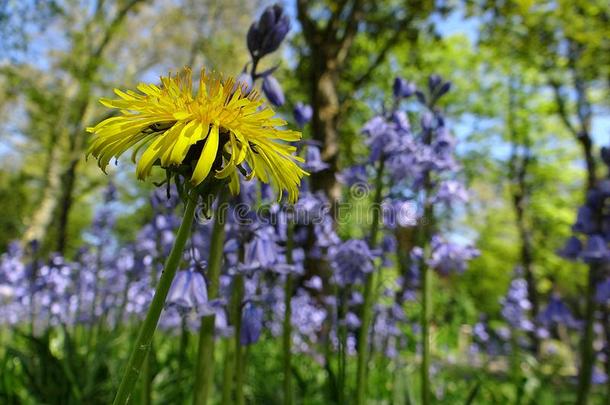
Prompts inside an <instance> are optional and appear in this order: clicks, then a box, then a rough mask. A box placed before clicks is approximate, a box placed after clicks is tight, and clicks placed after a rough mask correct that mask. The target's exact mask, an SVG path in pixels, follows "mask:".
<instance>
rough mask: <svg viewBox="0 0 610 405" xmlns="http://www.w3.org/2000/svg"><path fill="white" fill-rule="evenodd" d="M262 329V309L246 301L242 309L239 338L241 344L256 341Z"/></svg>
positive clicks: (249, 343)
mask: <svg viewBox="0 0 610 405" xmlns="http://www.w3.org/2000/svg"><path fill="white" fill-rule="evenodd" d="M262 329H263V310H262V309H261V308H259V307H257V306H255V305H254V304H252V303H251V302H247V303H246V305H245V306H244V309H243V311H242V318H241V333H240V337H239V340H240V342H241V344H242V345H251V344H254V343H256V342H258V339H259V338H260V336H261V331H262Z"/></svg>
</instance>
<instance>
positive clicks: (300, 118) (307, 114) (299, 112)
mask: <svg viewBox="0 0 610 405" xmlns="http://www.w3.org/2000/svg"><path fill="white" fill-rule="evenodd" d="M293 114H294V119H295V121H296V122H297V124H299V126H300V127H302V126H304V125H305V124H307V123H308V122H309V121H311V117H313V109H312V108H311V106H310V105H308V104H303V103H300V102H299V103H297V104H296V105H295V106H294V111H293Z"/></svg>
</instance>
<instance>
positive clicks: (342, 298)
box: [335, 288, 347, 405]
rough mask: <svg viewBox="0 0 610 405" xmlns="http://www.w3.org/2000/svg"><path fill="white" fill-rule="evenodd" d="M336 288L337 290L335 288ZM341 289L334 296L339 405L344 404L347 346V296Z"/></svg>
mask: <svg viewBox="0 0 610 405" xmlns="http://www.w3.org/2000/svg"><path fill="white" fill-rule="evenodd" d="M336 290H339V288H337V289H336ZM340 290H341V291H336V293H335V296H336V297H338V298H339V302H338V307H337V322H338V325H337V330H338V334H339V336H338V338H339V339H338V340H339V358H338V359H337V360H338V364H337V374H338V376H337V390H338V393H337V399H338V401H337V402H338V403H339V404H340V405H342V404H345V403H346V400H345V386H346V383H345V381H346V364H347V361H346V359H347V356H346V351H347V350H346V348H347V325H346V324H345V315H346V313H347V297H346V291H345V288H341V289H340Z"/></svg>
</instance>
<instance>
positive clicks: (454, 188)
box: [432, 180, 468, 204]
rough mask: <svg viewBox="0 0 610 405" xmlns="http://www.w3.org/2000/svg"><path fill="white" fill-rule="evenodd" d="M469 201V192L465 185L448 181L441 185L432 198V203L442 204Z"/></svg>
mask: <svg viewBox="0 0 610 405" xmlns="http://www.w3.org/2000/svg"><path fill="white" fill-rule="evenodd" d="M466 201H468V191H466V187H464V184H463V183H461V182H459V181H456V180H446V181H443V182H441V183H440V185H439V187H438V190H437V191H436V194H435V195H434V196H433V197H432V202H433V203H437V202H442V203H445V204H452V203H455V202H466Z"/></svg>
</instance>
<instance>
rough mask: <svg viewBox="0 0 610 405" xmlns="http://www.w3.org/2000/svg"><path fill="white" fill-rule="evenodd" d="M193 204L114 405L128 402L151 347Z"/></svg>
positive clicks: (192, 200) (188, 229)
mask: <svg viewBox="0 0 610 405" xmlns="http://www.w3.org/2000/svg"><path fill="white" fill-rule="evenodd" d="M196 206H197V199H196V198H188V199H187V203H186V208H185V210H184V216H183V217H182V223H181V224H180V228H179V229H178V234H177V235H176V240H175V241H174V246H173V247H172V250H171V252H170V254H169V256H168V258H167V261H166V262H165V268H164V271H163V273H162V274H161V278H160V279H159V283H158V285H157V289H156V290H155V295H154V296H153V299H152V302H151V303H150V307H149V308H148V313H147V314H146V318H145V319H144V323H143V324H142V327H141V328H140V332H139V333H138V337H137V339H136V343H135V345H134V348H133V350H132V352H131V356H130V357H129V361H128V363H127V367H126V368H125V374H124V375H123V379H122V380H121V383H120V385H119V390H118V392H117V394H116V397H115V398H114V405H125V404H126V403H127V402H128V401H129V399H130V397H131V395H132V393H133V391H134V389H135V387H136V381H137V380H138V377H139V375H140V372H141V370H142V366H143V363H144V361H145V360H146V357H147V355H148V351H149V350H150V345H151V342H152V338H153V335H154V333H155V330H156V329H157V324H158V323H159V317H160V316H161V311H162V310H163V306H164V304H165V298H166V297H167V293H168V292H169V288H170V287H171V285H172V280H173V279H174V276H175V275H176V270H177V269H178V265H179V264H180V260H181V259H182V252H183V250H184V246H185V245H186V241H187V240H188V237H189V235H190V233H191V226H192V224H193V219H194V217H195V207H196Z"/></svg>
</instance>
